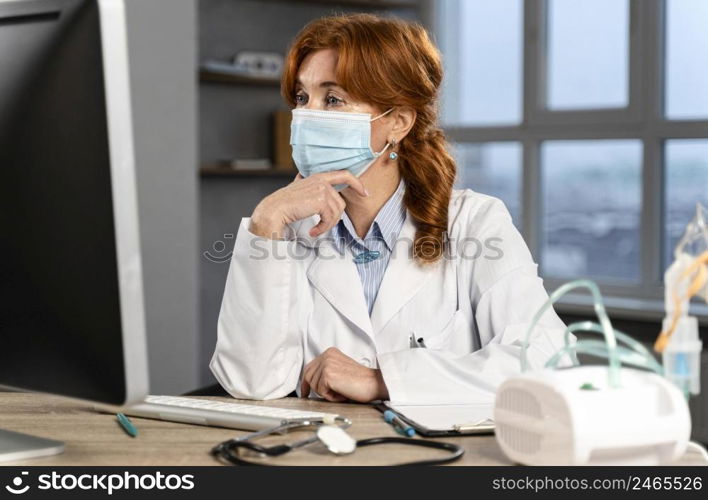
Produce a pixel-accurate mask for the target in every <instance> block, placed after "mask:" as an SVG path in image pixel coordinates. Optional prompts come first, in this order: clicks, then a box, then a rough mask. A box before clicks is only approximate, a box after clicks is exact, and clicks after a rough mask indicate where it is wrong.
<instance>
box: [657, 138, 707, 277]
mask: <svg viewBox="0 0 708 500" xmlns="http://www.w3.org/2000/svg"><path fill="white" fill-rule="evenodd" d="M664 154H665V164H666V190H665V201H664V204H665V207H666V232H665V234H664V266H668V265H669V264H670V263H671V261H672V260H673V250H674V248H675V247H676V244H677V243H678V240H679V238H681V235H683V232H684V229H686V223H687V222H688V221H690V220H691V219H693V217H694V215H695V214H696V202H700V203H702V204H703V206H704V207H708V139H674V140H669V141H666V145H665V148H664Z"/></svg>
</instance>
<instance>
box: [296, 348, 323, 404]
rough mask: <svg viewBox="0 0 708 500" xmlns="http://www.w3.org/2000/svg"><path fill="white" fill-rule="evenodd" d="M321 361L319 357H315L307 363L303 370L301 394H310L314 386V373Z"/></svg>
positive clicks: (305, 395)
mask: <svg viewBox="0 0 708 500" xmlns="http://www.w3.org/2000/svg"><path fill="white" fill-rule="evenodd" d="M318 363H319V357H317V358H315V359H313V360H312V361H310V362H309V363H307V364H306V365H305V368H304V369H303V370H302V383H301V384H300V394H302V397H305V398H306V397H308V396H309V395H310V389H311V388H312V373H313V372H314V370H315V369H316V368H317V364H318Z"/></svg>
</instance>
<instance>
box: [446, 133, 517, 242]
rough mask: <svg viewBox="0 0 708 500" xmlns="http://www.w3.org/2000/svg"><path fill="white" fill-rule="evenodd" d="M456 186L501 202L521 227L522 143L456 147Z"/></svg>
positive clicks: (490, 143) (493, 143)
mask: <svg viewBox="0 0 708 500" xmlns="http://www.w3.org/2000/svg"><path fill="white" fill-rule="evenodd" d="M453 153H454V155H455V160H456V161H457V168H458V174H457V187H458V188H462V189H464V188H469V189H472V190H474V191H478V192H480V193H484V194H488V195H491V196H495V197H497V198H499V199H500V200H502V201H503V202H504V203H505V204H506V207H507V208H508V209H509V212H511V217H512V218H513V220H514V224H515V225H516V227H517V228H520V227H521V144H519V143H518V142H488V143H481V144H456V145H455V146H454V150H453Z"/></svg>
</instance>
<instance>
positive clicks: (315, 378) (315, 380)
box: [309, 363, 325, 397]
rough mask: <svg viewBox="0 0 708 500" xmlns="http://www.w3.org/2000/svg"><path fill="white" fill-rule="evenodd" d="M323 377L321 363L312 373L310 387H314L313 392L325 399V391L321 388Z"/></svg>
mask: <svg viewBox="0 0 708 500" xmlns="http://www.w3.org/2000/svg"><path fill="white" fill-rule="evenodd" d="M321 377H322V364H321V363H320V364H319V365H318V366H317V368H316V369H315V370H314V371H313V372H312V373H311V375H310V378H309V382H310V386H311V387H312V390H313V391H315V392H316V393H317V394H319V395H320V396H322V397H325V395H324V394H322V391H323V389H322V388H321V387H320V378H321Z"/></svg>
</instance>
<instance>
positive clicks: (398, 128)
mask: <svg viewBox="0 0 708 500" xmlns="http://www.w3.org/2000/svg"><path fill="white" fill-rule="evenodd" d="M391 115H393V116H392V117H391V119H392V121H393V126H392V127H391V131H390V132H389V136H388V138H387V139H386V140H388V141H390V140H391V139H395V140H396V142H401V140H403V138H404V137H405V136H406V135H408V132H410V130H411V129H412V128H413V125H414V124H415V119H416V116H417V113H416V112H415V109H413V108H409V107H397V108H396V109H394V110H393V111H392V112H391Z"/></svg>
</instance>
